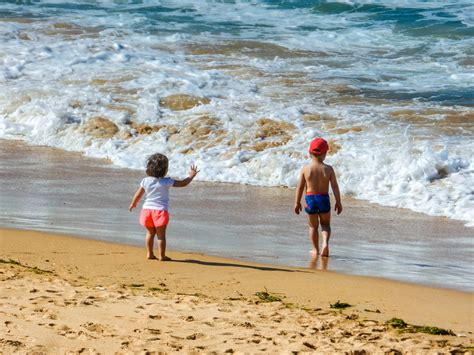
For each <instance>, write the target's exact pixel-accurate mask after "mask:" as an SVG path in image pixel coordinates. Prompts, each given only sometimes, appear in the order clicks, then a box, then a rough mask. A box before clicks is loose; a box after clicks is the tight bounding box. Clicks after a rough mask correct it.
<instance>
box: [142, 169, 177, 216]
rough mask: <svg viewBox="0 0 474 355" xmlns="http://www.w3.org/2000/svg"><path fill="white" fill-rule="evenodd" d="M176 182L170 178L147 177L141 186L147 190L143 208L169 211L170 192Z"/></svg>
mask: <svg viewBox="0 0 474 355" xmlns="http://www.w3.org/2000/svg"><path fill="white" fill-rule="evenodd" d="M173 183H174V180H173V179H172V178H169V177H163V178H156V177H153V176H147V177H146V178H144V179H143V180H142V182H141V183H140V186H141V187H143V188H144V189H145V203H144V204H143V207H142V208H147V209H150V210H160V211H168V201H169V191H170V186H171V185H173Z"/></svg>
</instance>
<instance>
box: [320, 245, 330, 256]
mask: <svg viewBox="0 0 474 355" xmlns="http://www.w3.org/2000/svg"><path fill="white" fill-rule="evenodd" d="M321 256H324V257H328V256H329V247H328V246H327V245H323V250H322V251H321Z"/></svg>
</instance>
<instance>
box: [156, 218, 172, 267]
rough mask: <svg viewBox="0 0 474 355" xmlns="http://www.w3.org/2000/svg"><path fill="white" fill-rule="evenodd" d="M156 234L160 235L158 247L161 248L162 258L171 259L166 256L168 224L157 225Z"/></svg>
mask: <svg viewBox="0 0 474 355" xmlns="http://www.w3.org/2000/svg"><path fill="white" fill-rule="evenodd" d="M156 236H157V237H158V247H159V249H160V260H161V261H170V260H171V258H168V257H167V256H166V226H162V227H156Z"/></svg>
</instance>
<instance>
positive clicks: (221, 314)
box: [0, 229, 474, 353]
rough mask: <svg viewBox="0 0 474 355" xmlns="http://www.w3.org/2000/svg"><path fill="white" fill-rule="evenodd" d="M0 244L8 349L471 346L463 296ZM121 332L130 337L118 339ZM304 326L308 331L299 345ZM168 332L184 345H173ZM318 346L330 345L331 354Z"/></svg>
mask: <svg viewBox="0 0 474 355" xmlns="http://www.w3.org/2000/svg"><path fill="white" fill-rule="evenodd" d="M0 245H2V248H1V252H0V259H1V260H2V262H1V263H0V270H1V273H0V276H1V277H2V283H3V289H4V290H5V293H4V296H3V297H7V298H8V299H9V301H8V302H6V303H3V305H2V306H1V307H2V309H1V311H2V313H3V314H5V317H6V322H5V324H2V325H0V329H2V328H3V331H4V334H5V336H6V338H5V339H7V340H10V341H11V342H14V341H17V342H19V343H21V344H23V346H22V347H18V348H17V350H18V349H25V348H28V349H30V348H31V349H33V348H32V347H33V345H35V346H37V348H36V350H39V349H40V348H38V346H39V345H44V346H45V347H46V348H45V349H46V351H47V352H48V353H52V352H54V349H59V348H62V349H69V350H74V349H80V347H79V344H82V345H81V346H82V347H83V346H85V345H86V348H92V349H95V350H97V351H100V349H102V348H101V345H100V344H99V343H98V340H101V341H103V342H104V344H107V343H109V342H112V343H113V344H115V345H114V346H112V345H111V346H112V348H114V349H116V347H117V346H118V345H119V344H122V343H123V342H128V345H127V348H126V349H128V350H130V351H132V350H133V351H137V350H139V349H140V350H144V349H150V346H151V345H152V344H155V345H153V346H154V349H164V350H168V351H177V350H179V349H178V348H175V349H173V346H172V345H170V344H171V342H163V341H161V342H159V343H153V342H151V340H150V334H149V333H147V331H146V329H151V328H153V329H161V330H160V331H159V332H160V333H161V335H159V336H158V338H161V339H162V340H163V338H166V337H165V333H166V332H165V331H164V329H169V331H170V332H171V333H170V334H171V335H170V336H172V335H173V334H175V335H176V336H177V337H178V338H174V339H173V338H172V337H171V338H170V339H169V340H170V341H174V344H175V345H176V343H178V344H180V345H179V346H181V348H180V349H181V350H183V351H186V350H187V351H199V348H196V344H197V343H202V344H204V345H200V346H205V349H206V350H207V351H210V350H217V351H219V350H220V352H224V351H226V350H227V348H232V349H234V350H236V351H237V352H238V351H252V349H253V351H255V349H257V348H252V346H256V344H255V343H254V342H252V339H253V338H252V337H253V336H252V334H254V335H255V334H259V335H263V334H264V333H266V332H270V333H272V332H273V336H272V341H273V342H275V344H273V343H272V341H270V340H268V339H266V338H265V337H263V338H259V341H258V342H257V343H258V344H259V346H260V345H261V348H258V349H259V351H264V350H261V349H263V348H265V349H267V351H270V350H272V349H273V350H274V351H275V350H278V349H280V351H281V349H294V350H299V351H302V350H306V351H314V350H315V349H312V348H308V347H307V346H306V345H304V343H308V344H310V345H311V346H313V345H314V346H315V348H317V349H318V351H330V350H337V349H339V350H341V349H366V350H367V351H368V352H371V351H375V352H376V351H377V350H379V351H380V350H381V349H385V350H389V349H390V348H392V349H397V350H399V351H405V350H406V351H415V350H417V349H418V350H422V349H425V350H426V349H430V350H432V349H440V350H443V351H446V352H447V351H448V349H453V348H458V349H464V350H465V351H468V350H466V349H469V347H472V342H473V334H472V333H473V331H474V320H473V315H472V304H473V301H474V295H473V294H472V293H466V292H461V291H455V290H446V289H438V288H432V287H426V286H420V285H414V284H406V283H402V282H398V281H390V280H385V279H379V278H372V277H363V276H352V275H343V274H339V273H335V272H323V271H313V270H308V269H301V268H289V267H280V266H270V265H261V264H257V263H248V262H242V261H237V260H232V259H227V258H219V257H212V256H207V255H201V254H194V253H193V254H190V253H181V252H174V251H171V252H170V256H171V257H172V258H173V259H174V261H172V262H159V261H147V260H146V259H145V255H144V248H140V247H135V246H128V245H121V244H115V243H110V242H101V241H96V240H87V239H79V238H75V237H71V236H61V235H51V234H50V233H43V232H35V231H20V230H5V229H0ZM282 279H284V280H285V282H284V283H282V282H281V280H282ZM264 291H268V293H269V294H270V295H275V296H277V297H280V298H281V301H277V302H271V303H265V302H263V301H259V299H258V297H256V293H257V292H264ZM13 295H15V297H13ZM86 295H87V297H86ZM58 297H59V298H58ZM59 299H61V300H62V301H60V300H59ZM81 300H82V301H81ZM337 301H340V302H347V303H349V304H351V305H352V306H351V307H349V308H347V309H344V310H341V311H338V310H334V309H332V308H331V307H330V305H331V304H334V303H336V302H337ZM168 307H173V309H174V311H172V312H171V313H172V314H168V313H170V311H169V310H168V311H166V310H167V309H168ZM151 308H153V309H151ZM158 308H159V311H158V310H157V309H158ZM33 309H36V310H41V311H33ZM112 310H113V312H112ZM109 311H110V312H111V313H110V312H109ZM145 311H146V312H148V313H146V312H145ZM77 312H79V313H77ZM81 312H84V314H83V315H82V313H81ZM90 312H92V313H90ZM117 312H118V313H117ZM143 312H145V313H146V314H142V313H143ZM166 312H168V313H166ZM242 312H243V313H242ZM109 313H110V314H109ZM112 314H113V315H114V316H112ZM147 314H148V315H147ZM85 316H87V317H89V319H88V321H87V322H86V321H85V320H84V318H83V317H85ZM91 317H92V318H91ZM154 317H155V318H156V320H155V318H154ZM160 317H161V318H160ZM167 317H168V318H169V319H168V318H167ZM170 317H171V318H173V317H174V318H173V319H171V318H170ZM242 317H243V318H242ZM275 317H276V318H275ZM282 317H283V318H282ZM165 318H166V319H167V320H164V319H165ZM391 318H401V319H403V320H404V321H405V322H407V323H408V324H414V325H420V326H430V327H439V328H443V329H449V330H452V331H453V332H454V333H455V334H457V335H458V336H456V337H454V336H448V335H443V336H442V335H436V336H435V335H428V334H421V333H416V334H411V333H398V332H397V331H396V329H392V328H391V327H390V326H388V325H386V324H385V322H386V321H387V320H389V319H391ZM21 319H23V320H22V321H21V322H20V320H21ZM78 319H80V320H78ZM183 319H184V320H183ZM186 319H188V320H186ZM190 319H192V322H191V321H190ZM221 321H222V322H224V323H222V324H221V326H222V327H223V328H222V330H221V333H222V331H225V330H227V331H228V332H227V333H226V334H227V335H223V334H221V333H220V334H217V333H213V331H214V330H215V329H214V328H213V327H214V325H213V324H214V323H215V324H216V325H217V326H219V325H218V323H219V322H221ZM81 322H82V323H81ZM177 322H178V323H179V322H183V324H184V326H183V327H184V328H182V329H181V328H180V329H175V328H174V327H176V326H177ZM206 322H207V323H206ZM246 322H247V323H248V324H250V325H247V326H246V325H245V324H247V323H246ZM152 323H153V324H154V325H153V326H152V325H151V324H152ZM208 324H211V325H208ZM242 324H243V325H242ZM311 324H312V325H311ZM316 324H318V326H316ZM324 324H326V326H324ZM20 325H21V326H20ZM122 325H123V327H124V329H128V328H127V327H129V326H130V327H135V328H134V329H142V330H141V331H140V332H139V331H133V329H132V330H131V331H130V333H131V334H122V333H120V331H119V328H121V327H122ZM302 325H303V326H302ZM81 327H82V328H81ZM246 327H248V329H247V328H246ZM280 327H283V328H284V329H286V333H281V334H279V335H278V336H276V334H275V329H277V330H278V329H280ZM295 327H296V328H298V329H300V330H298V332H300V333H302V334H303V333H304V334H305V335H298V336H297V338H296V339H297V340H298V341H297V342H295V344H293V343H292V341H293V340H292V339H295V338H291V336H293V334H296V333H295V332H296V330H295ZM314 327H316V328H317V327H319V328H318V329H319V331H313V332H312V334H309V333H308V331H309V330H311V329H312V328H314ZM325 327H327V329H326V328H325ZM333 327H334V328H333ZM84 328H86V329H84ZM208 328H209V329H208ZM234 328H235V329H237V330H238V331H235V332H234V330H235V329H234ZM80 329H82V330H80ZM112 329H113V331H112ZM206 329H208V330H209V331H210V332H211V333H209V334H207V333H206ZM355 329H357V330H355ZM247 330H248V331H249V332H250V333H249V334H248V335H243V337H244V338H246V337H248V339H247V340H245V341H243V343H242V344H240V343H239V338H241V337H242V333H241V332H246V331H247ZM81 331H82V333H81ZM180 331H186V332H188V333H190V334H191V333H192V334H191V335H189V334H188V335H186V336H181V335H179V334H177V333H180ZM142 332H143V333H142ZM239 332H240V336H239ZM345 332H346V333H345ZM364 332H365V333H367V334H369V335H367V336H365V338H364V337H361V336H360V335H357V334H359V333H360V334H363V333H364ZM323 333H325V334H326V333H327V334H326V335H324V336H323ZM342 333H344V334H345V335H342ZM47 334H49V335H48V336H49V338H48V339H50V343H49V344H44V342H42V341H41V337H43V336H46V335H47ZM81 334H82V336H81ZM112 334H115V335H114V336H112ZM193 334H200V335H199V336H198V338H199V337H202V341H201V342H196V341H195V339H194V340H193V339H192V338H193V337H194V335H193ZM201 334H202V335H201ZM204 334H206V336H204ZM231 334H232V335H231ZM287 335H288V336H287ZM290 335H291V336H290ZM35 336H36V338H35ZM187 337H190V338H189V339H188V338H187ZM268 337H270V336H267V338H268ZM125 338H127V339H128V340H127V339H125ZM329 338H335V339H338V340H337V341H336V342H335V343H332V342H331V341H330V340H329ZM369 338H370V339H369ZM372 338H373V339H372ZM5 339H4V340H5ZM34 339H36V340H35V341H34ZM38 339H39V340H38ZM117 339H121V340H123V341H122V343H121V342H118V340H117ZM124 339H125V340H124ZM204 339H207V340H208V341H207V342H205V341H204ZM219 339H221V341H219ZM223 340H226V342H227V343H226V344H224V343H223V342H222V341H223ZM286 341H288V343H285V342H286ZM346 341H347V342H346ZM11 342H10V343H8V344H10V345H11V344H14V343H11ZM19 343H15V344H19ZM217 343H219V346H217V345H216V344H217ZM8 344H7V343H5V342H4V343H2V342H0V349H2V348H3V349H5V350H8V349H11V347H9V345H8ZM132 344H134V345H133V347H132ZM263 344H266V345H265V346H263ZM102 346H104V345H103V344H102ZM153 346H152V347H151V348H153ZM224 347H225V348H224ZM45 349H44V348H43V350H45ZM124 349H125V348H122V351H123V350H124ZM116 350H120V349H116ZM201 351H202V349H201Z"/></svg>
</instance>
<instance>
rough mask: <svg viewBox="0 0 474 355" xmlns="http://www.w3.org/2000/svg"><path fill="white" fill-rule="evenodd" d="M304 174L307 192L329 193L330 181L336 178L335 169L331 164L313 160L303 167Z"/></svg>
mask: <svg viewBox="0 0 474 355" xmlns="http://www.w3.org/2000/svg"><path fill="white" fill-rule="evenodd" d="M302 174H303V177H304V179H305V183H306V193H308V192H310V193H311V192H313V193H317V194H327V193H329V183H330V181H331V179H334V170H333V168H332V167H331V166H330V165H328V164H325V163H316V162H314V161H313V162H311V164H308V165H306V166H305V167H303V171H302Z"/></svg>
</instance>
